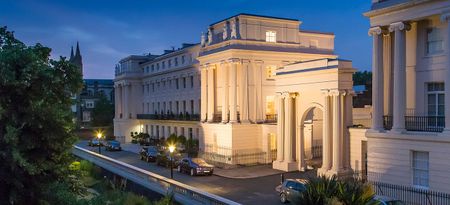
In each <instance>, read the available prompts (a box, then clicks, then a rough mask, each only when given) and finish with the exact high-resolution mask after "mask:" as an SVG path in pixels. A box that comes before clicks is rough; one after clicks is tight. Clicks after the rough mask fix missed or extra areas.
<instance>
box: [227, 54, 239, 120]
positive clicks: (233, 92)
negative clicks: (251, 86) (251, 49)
mask: <svg viewBox="0 0 450 205" xmlns="http://www.w3.org/2000/svg"><path fill="white" fill-rule="evenodd" d="M230 63H231V68H230V75H229V79H230V92H229V100H230V123H236V122H237V109H236V107H237V88H236V87H237V86H236V78H237V76H236V70H237V66H238V63H239V59H232V60H231V61H230Z"/></svg>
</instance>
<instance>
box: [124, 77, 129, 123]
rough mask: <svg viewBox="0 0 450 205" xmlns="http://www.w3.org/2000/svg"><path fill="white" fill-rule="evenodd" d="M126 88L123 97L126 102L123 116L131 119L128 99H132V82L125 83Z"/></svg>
mask: <svg viewBox="0 0 450 205" xmlns="http://www.w3.org/2000/svg"><path fill="white" fill-rule="evenodd" d="M123 87H124V90H125V92H124V98H123V100H124V101H123V102H124V104H123V118H125V119H129V118H130V112H129V110H128V107H129V105H128V99H130V92H131V88H130V87H131V86H130V84H129V83H126V84H124V86H123Z"/></svg>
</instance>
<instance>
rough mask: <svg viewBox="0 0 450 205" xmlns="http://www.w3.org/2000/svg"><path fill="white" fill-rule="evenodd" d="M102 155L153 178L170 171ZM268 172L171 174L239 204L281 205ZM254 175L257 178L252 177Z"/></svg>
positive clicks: (121, 155) (131, 156) (298, 175)
mask: <svg viewBox="0 0 450 205" xmlns="http://www.w3.org/2000/svg"><path fill="white" fill-rule="evenodd" d="M77 145H78V146H80V147H83V148H86V149H89V150H92V151H94V152H97V151H98V148H97V147H89V146H87V141H82V142H79V143H78V144H77ZM123 148H124V147H123ZM102 154H103V155H105V156H108V157H111V158H113V159H116V160H120V161H122V162H125V163H128V164H130V165H132V166H135V167H139V168H141V169H145V170H147V171H150V172H153V173H155V174H159V175H161V176H164V177H170V169H168V168H164V167H160V166H156V164H155V163H148V162H145V161H142V160H140V159H139V155H138V154H136V153H133V152H129V151H118V152H108V151H105V150H104V149H102ZM233 170H234V171H233ZM270 170H272V169H270V166H269V165H262V166H255V167H242V168H236V169H230V170H221V171H222V174H221V173H220V172H221V171H219V170H218V169H216V170H214V172H215V173H216V172H218V173H219V174H217V175H213V176H194V177H192V176H189V175H188V174H183V173H178V172H177V171H176V170H174V180H177V181H179V182H181V183H184V184H187V185H190V186H193V187H196V188H199V189H201V190H203V191H206V192H209V193H212V194H216V195H219V196H222V197H225V198H227V199H230V200H233V201H236V202H238V203H241V204H281V202H280V200H279V195H278V193H277V192H276V191H275V187H276V186H278V185H279V184H280V173H281V172H279V171H276V170H273V171H270ZM255 172H256V173H260V174H255ZM220 175H223V176H220ZM315 175H316V172H315V171H307V172H288V173H284V177H285V178H286V179H292V178H295V179H302V178H303V179H307V178H309V177H312V176H315ZM224 176H228V177H224Z"/></svg>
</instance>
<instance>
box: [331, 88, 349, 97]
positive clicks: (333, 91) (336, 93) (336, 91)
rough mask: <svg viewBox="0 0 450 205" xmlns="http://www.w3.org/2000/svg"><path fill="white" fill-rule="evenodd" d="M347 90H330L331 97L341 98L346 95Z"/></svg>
mask: <svg viewBox="0 0 450 205" xmlns="http://www.w3.org/2000/svg"><path fill="white" fill-rule="evenodd" d="M345 93H346V92H345V90H339V89H334V90H330V95H332V96H340V95H343V96H344V95H345Z"/></svg>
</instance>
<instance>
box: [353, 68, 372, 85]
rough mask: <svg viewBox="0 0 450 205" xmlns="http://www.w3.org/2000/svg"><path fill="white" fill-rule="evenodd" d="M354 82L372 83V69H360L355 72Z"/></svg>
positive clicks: (361, 83) (358, 83)
mask: <svg viewBox="0 0 450 205" xmlns="http://www.w3.org/2000/svg"><path fill="white" fill-rule="evenodd" d="M353 84H355V85H370V84H372V72H371V71H362V72H361V71H358V72H356V73H354V74H353Z"/></svg>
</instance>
